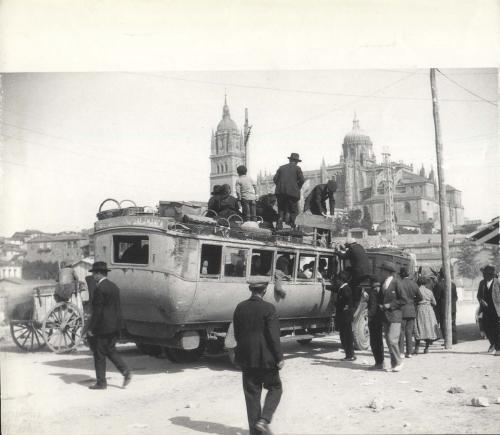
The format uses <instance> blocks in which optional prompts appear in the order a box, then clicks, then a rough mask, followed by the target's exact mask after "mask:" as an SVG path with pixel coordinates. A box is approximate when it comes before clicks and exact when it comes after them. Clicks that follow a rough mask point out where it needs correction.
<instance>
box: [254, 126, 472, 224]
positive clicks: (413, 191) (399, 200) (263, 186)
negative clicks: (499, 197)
mask: <svg viewBox="0 0 500 435" xmlns="http://www.w3.org/2000/svg"><path fill="white" fill-rule="evenodd" d="M390 164H391V166H392V174H393V179H394V209H395V215H396V223H397V226H398V227H409V228H416V227H419V226H420V225H422V224H423V223H425V222H429V221H433V222H434V223H435V226H436V227H439V204H438V201H439V199H438V193H437V183H436V177H435V173H434V170H433V169H432V168H431V170H430V172H429V174H428V175H427V174H426V171H425V169H424V168H423V167H422V168H421V169H420V171H419V173H418V174H416V173H415V172H414V171H413V166H412V165H408V164H406V163H403V162H401V161H400V162H391V163H390ZM273 175H274V174H262V173H260V174H259V175H258V177H257V188H258V193H259V195H263V194H265V193H271V192H274V183H273ZM304 177H305V179H306V182H305V184H304V186H303V188H302V201H303V199H304V198H305V197H306V196H307V195H308V193H309V192H310V191H311V190H312V189H313V188H314V186H316V185H317V184H320V183H326V182H327V181H328V180H330V179H335V180H336V181H337V184H338V190H337V193H336V194H335V203H336V204H335V205H336V208H338V209H342V210H343V211H349V210H353V209H360V210H361V211H364V210H365V209H366V210H368V212H369V213H370V215H371V217H372V220H373V223H374V224H376V225H377V226H378V227H379V229H382V228H383V227H384V225H385V223H384V222H385V201H384V183H385V166H384V165H383V164H380V163H377V160H376V157H375V155H374V153H373V143H372V141H371V139H370V137H369V136H368V135H367V134H366V133H365V132H363V130H361V128H360V125H359V120H358V119H357V118H356V117H355V118H354V120H353V127H352V130H351V131H350V132H349V133H347V134H346V136H345V137H344V141H343V143H342V154H341V156H340V161H339V163H337V164H335V165H330V166H327V165H326V163H325V160H324V159H323V161H322V162H321V165H320V168H319V169H316V170H312V171H304ZM446 196H447V201H448V211H449V222H450V226H452V227H454V226H458V225H463V222H464V208H463V206H462V199H461V191H460V190H458V189H456V188H454V187H452V186H449V185H447V187H446Z"/></svg>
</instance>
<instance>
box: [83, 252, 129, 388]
mask: <svg viewBox="0 0 500 435" xmlns="http://www.w3.org/2000/svg"><path fill="white" fill-rule="evenodd" d="M89 272H91V273H92V276H93V277H94V280H95V282H96V287H95V290H94V294H93V297H92V316H91V317H90V321H89V328H88V332H87V335H88V340H89V344H90V347H91V349H92V352H93V354H94V364H95V372H96V379H97V381H96V383H95V384H94V385H91V386H90V387H89V388H90V389H91V390H105V389H106V388H107V381H106V357H108V358H109V359H110V361H111V362H112V363H113V364H114V365H115V366H116V368H117V369H118V371H119V372H120V373H121V374H122V375H123V388H125V387H126V386H127V385H128V384H129V383H130V380H131V379H132V375H131V373H130V369H129V368H128V366H127V364H125V362H124V361H123V359H122V358H121V357H120V355H119V354H118V352H117V351H116V348H115V346H116V341H117V339H118V335H119V333H120V330H121V320H122V316H121V307H120V290H119V289H118V287H117V286H116V284H115V283H113V282H111V281H110V280H109V279H108V278H107V275H108V272H109V269H108V265H107V264H106V263H105V262H104V261H96V262H95V263H94V264H93V265H92V268H91V269H90V271H89Z"/></svg>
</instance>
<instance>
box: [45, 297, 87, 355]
mask: <svg viewBox="0 0 500 435" xmlns="http://www.w3.org/2000/svg"><path fill="white" fill-rule="evenodd" d="M82 332H83V314H82V312H81V311H80V310H79V309H78V307H77V306H76V305H73V304H71V303H68V302H60V303H58V304H57V305H55V306H54V308H52V310H50V311H49V313H48V314H47V316H46V317H45V319H44V321H43V325H42V334H43V338H44V340H45V342H46V343H47V346H49V348H50V349H51V350H52V351H53V352H56V353H64V352H69V351H71V350H73V349H75V348H76V346H78V345H79V344H80V342H81V341H82Z"/></svg>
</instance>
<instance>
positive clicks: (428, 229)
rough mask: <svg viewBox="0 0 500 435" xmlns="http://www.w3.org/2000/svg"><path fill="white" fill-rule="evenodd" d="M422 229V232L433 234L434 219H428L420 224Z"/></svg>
mask: <svg viewBox="0 0 500 435" xmlns="http://www.w3.org/2000/svg"><path fill="white" fill-rule="evenodd" d="M420 228H421V229H422V234H432V230H433V229H434V221H427V222H424V223H423V224H421V225H420Z"/></svg>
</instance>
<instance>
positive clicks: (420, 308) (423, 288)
mask: <svg viewBox="0 0 500 435" xmlns="http://www.w3.org/2000/svg"><path fill="white" fill-rule="evenodd" d="M418 285H419V289H418V292H419V296H420V301H419V302H418V305H417V319H416V326H415V350H414V351H413V354H414V355H417V354H418V349H419V347H420V340H425V349H424V353H428V352H429V345H430V344H431V343H432V342H433V341H434V340H436V339H437V338H438V335H437V330H438V324H437V321H436V315H435V314H434V310H433V308H432V307H433V306H435V305H436V299H435V298H434V294H433V293H432V289H431V288H432V279H431V278H429V277H426V276H423V277H421V278H420V279H419V280H418Z"/></svg>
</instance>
